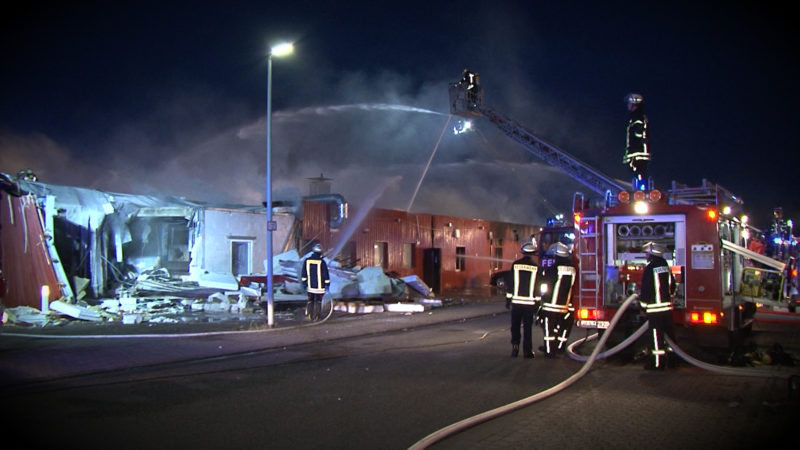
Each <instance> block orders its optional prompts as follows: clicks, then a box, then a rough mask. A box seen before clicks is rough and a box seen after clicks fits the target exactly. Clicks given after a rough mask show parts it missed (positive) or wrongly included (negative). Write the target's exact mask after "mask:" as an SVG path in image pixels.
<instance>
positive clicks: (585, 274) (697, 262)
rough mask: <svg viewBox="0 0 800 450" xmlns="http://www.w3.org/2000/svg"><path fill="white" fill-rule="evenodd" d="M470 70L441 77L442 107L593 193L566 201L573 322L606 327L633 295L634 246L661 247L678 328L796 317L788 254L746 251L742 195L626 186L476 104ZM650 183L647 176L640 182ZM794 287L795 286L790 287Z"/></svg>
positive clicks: (639, 266) (641, 260)
mask: <svg viewBox="0 0 800 450" xmlns="http://www.w3.org/2000/svg"><path fill="white" fill-rule="evenodd" d="M478 80H479V78H478V76H477V74H474V73H472V72H469V71H465V74H464V76H463V78H462V79H461V80H460V81H457V82H455V83H451V84H450V109H451V112H452V113H453V114H458V115H462V116H465V117H476V116H482V117H485V118H487V119H488V120H489V121H491V122H492V123H494V124H495V125H496V126H497V127H498V128H499V129H500V130H501V131H503V132H504V133H505V134H506V135H507V136H508V137H509V138H511V139H512V140H514V141H515V142H517V143H519V144H520V145H522V147H523V148H525V149H526V150H528V151H529V152H531V153H533V154H535V155H536V156H538V157H540V158H541V159H543V160H544V161H545V162H547V163H549V164H550V165H552V166H555V167H557V168H559V169H561V170H562V171H563V172H565V173H566V174H567V175H570V176H572V177H573V178H574V179H576V180H577V181H579V182H581V183H583V184H584V185H585V186H587V187H588V188H589V189H590V190H592V191H594V192H595V193H597V194H599V196H600V197H601V199H600V200H597V199H592V200H589V199H587V198H585V197H584V196H583V194H580V193H576V194H575V196H574V199H573V205H572V206H573V211H572V212H573V215H574V244H573V245H574V247H573V248H574V251H573V253H574V257H575V258H576V260H577V267H578V272H579V274H578V279H577V281H576V284H575V287H574V288H573V289H574V290H573V304H574V307H575V309H576V313H577V317H576V324H577V326H579V327H583V328H599V329H603V328H607V327H608V325H609V321H610V320H611V317H612V316H613V315H614V313H615V312H616V310H617V308H618V307H619V306H620V305H621V304H622V302H623V301H624V300H625V299H626V298H627V297H628V296H629V295H630V294H632V293H634V292H637V287H638V285H639V283H640V280H641V274H642V271H643V270H644V267H645V265H646V258H645V253H644V252H643V250H642V246H643V245H644V244H645V243H647V242H649V241H654V242H658V243H661V244H663V245H664V247H665V248H666V249H667V253H666V254H665V255H664V256H665V259H667V261H668V263H669V264H670V266H671V268H672V272H673V274H674V275H675V277H676V281H677V282H678V289H677V291H676V294H675V298H674V307H675V309H674V319H675V322H676V323H679V324H684V325H701V326H726V327H728V329H729V330H737V329H740V328H745V327H748V326H749V325H750V324H752V322H753V320H756V321H779V322H790V323H800V313H797V312H795V308H794V302H796V286H797V273H796V270H795V269H794V261H795V258H794V257H792V255H791V252H789V253H788V254H787V253H784V254H783V256H784V258H783V259H785V261H784V260H779V259H775V258H771V257H768V256H765V255H763V254H761V253H758V252H756V251H752V250H750V249H748V240H749V239H750V233H752V232H754V230H753V229H752V228H750V227H749V226H748V224H747V221H746V216H744V215H743V210H742V200H741V199H740V198H738V197H737V196H736V195H734V194H732V193H731V192H730V191H728V190H727V189H724V188H722V187H721V186H718V185H715V184H714V183H711V182H709V181H707V180H703V182H702V184H701V185H700V186H699V187H688V186H685V185H680V184H678V183H676V182H674V181H673V182H672V185H671V187H670V189H669V190H666V191H662V190H659V189H651V190H647V191H645V190H634V189H633V185H632V184H627V183H621V182H619V181H617V180H615V179H613V178H610V177H608V176H605V175H604V174H602V173H600V172H599V171H597V170H596V169H594V168H592V167H590V166H588V165H587V164H585V163H583V162H582V161H580V160H578V159H577V158H575V157H573V156H571V155H569V154H568V153H566V152H564V151H563V150H560V149H558V148H557V147H555V146H553V145H552V144H549V143H547V142H545V141H544V140H542V139H541V138H539V137H538V136H536V135H534V134H533V133H532V132H530V131H528V130H527V129H525V128H524V127H522V126H521V125H519V124H517V123H516V122H514V121H513V120H511V119H510V118H508V117H506V116H504V115H502V114H499V113H497V112H495V111H493V110H491V109H489V108H486V107H484V106H483V93H482V90H481V87H480V84H479V81H478ZM649 186H650V187H652V186H653V183H652V182H651V183H649ZM565 234H566V233H565V232H564V229H563V226H558V225H556V226H555V227H554V228H545V229H543V230H542V234H541V238H544V237H546V236H553V235H559V236H563V235H565ZM793 287H794V289H792V288H793Z"/></svg>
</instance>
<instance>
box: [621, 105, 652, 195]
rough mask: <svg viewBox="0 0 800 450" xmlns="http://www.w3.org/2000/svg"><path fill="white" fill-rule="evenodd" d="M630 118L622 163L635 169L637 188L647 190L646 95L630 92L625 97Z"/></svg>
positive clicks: (648, 156)
mask: <svg viewBox="0 0 800 450" xmlns="http://www.w3.org/2000/svg"><path fill="white" fill-rule="evenodd" d="M625 103H627V104H628V111H629V112H630V118H629V119H628V128H627V137H626V141H625V156H623V157H622V163H623V164H627V165H629V166H630V168H631V170H633V185H634V188H635V189H637V190H647V189H649V187H648V180H647V163H648V162H649V161H650V149H649V148H648V136H647V115H646V114H645V113H644V97H642V96H641V95H639V94H628V95H627V96H626V97H625Z"/></svg>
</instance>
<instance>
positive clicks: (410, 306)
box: [383, 303, 425, 312]
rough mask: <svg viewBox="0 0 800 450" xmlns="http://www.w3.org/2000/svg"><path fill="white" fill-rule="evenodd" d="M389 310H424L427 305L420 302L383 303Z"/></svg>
mask: <svg viewBox="0 0 800 450" xmlns="http://www.w3.org/2000/svg"><path fill="white" fill-rule="evenodd" d="M383 306H384V308H385V309H386V311H389V312H423V311H425V306H424V305H421V304H419V303H386V304H385V305H383Z"/></svg>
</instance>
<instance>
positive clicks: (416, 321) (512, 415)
mask: <svg viewBox="0 0 800 450" xmlns="http://www.w3.org/2000/svg"><path fill="white" fill-rule="evenodd" d="M498 314H507V311H506V310H505V308H504V307H503V300H502V299H500V298H497V297H488V298H475V297H473V298H462V299H456V300H455V301H449V302H447V306H445V307H441V308H434V309H431V310H429V311H425V312H422V313H413V314H411V313H374V314H346V313H340V312H334V313H333V315H332V317H331V318H330V319H329V320H327V321H324V322H319V323H311V322H309V321H307V319H305V318H304V317H303V313H302V309H299V308H294V309H292V308H287V309H286V310H280V309H279V310H278V311H276V314H275V324H276V325H275V327H273V328H269V327H267V326H266V324H265V318H264V316H263V315H262V314H255V315H239V316H236V317H222V316H218V317H216V319H218V320H214V319H215V318H214V317H210V318H207V319H208V320H207V321H202V320H192V321H185V322H180V323H141V324H136V325H121V324H119V323H72V324H70V325H68V326H63V327H53V328H49V329H42V328H25V329H22V328H20V327H6V328H5V329H4V330H3V334H2V335H0V362H2V368H0V397H2V395H3V392H5V393H9V392H10V391H15V390H18V389H24V388H25V387H26V386H30V385H31V384H36V383H40V382H46V381H47V380H53V379H57V378H61V377H70V376H78V375H81V374H88V373H97V372H103V371H114V370H120V369H125V368H131V367H138V366H147V365H155V364H162V363H169V362H178V361H189V360H196V359H203V358H214V357H218V356H220V355H229V354H237V353H246V352H250V351H257V350H264V349H270V348H281V347H289V346H292V345H299V344H304V343H309V342H320V341H331V340H336V339H343V338H347V337H353V336H364V335H369V334H375V333H383V332H387V331H392V330H403V329H410V328H415V327H425V326H433V325H436V324H439V323H444V322H452V321H458V320H467V319H470V318H476V317H482V316H487V315H498ZM195 319H197V318H195ZM32 335H35V337H33V336H32ZM583 335H584V333H583V332H582V331H581V332H575V333H573V336H572V339H577V338H580V337H583ZM184 337H190V338H189V339H186V338H184ZM753 339H754V341H755V342H757V343H758V345H759V346H762V347H764V346H768V345H771V343H773V342H781V343H782V344H783V346H784V348H786V350H787V351H789V352H793V351H796V350H797V349H800V338H798V333H797V331H796V330H795V329H794V328H786V329H769V330H767V329H765V330H758V331H757V332H756V333H754V336H753ZM154 340H155V341H157V342H159V343H163V344H164V345H155V346H154V345H152V344H153V341H154ZM795 354H797V353H795ZM65 355H69V357H68V359H67V358H66V356H65ZM561 358H562V359H565V358H566V357H563V356H562V357H561ZM519 362H520V363H524V362H526V361H524V360H522V359H520V361H519ZM531 363H532V364H547V363H548V362H547V361H544V359H543V358H540V357H539V358H536V359H535V360H534V361H533V362H531ZM569 363H570V364H574V365H575V368H576V371H577V370H578V368H579V367H581V366H580V365H579V363H577V362H574V361H569ZM766 369H767V370H771V371H772V372H770V374H769V375H767V376H761V375H758V376H738V375H730V374H725V373H718V372H713V371H709V370H704V369H700V368H698V367H694V366H692V365H690V364H687V363H685V362H681V363H680V364H679V365H678V367H676V368H673V369H671V370H668V371H665V372H651V371H644V370H642V368H641V366H640V365H638V364H630V363H622V362H620V360H619V359H614V358H609V359H608V360H601V361H597V362H595V363H594V365H593V366H592V367H591V369H590V370H588V371H587V373H586V375H585V376H583V377H582V378H580V379H579V380H577V381H575V382H574V384H572V385H570V386H568V387H565V388H563V390H561V391H559V392H558V393H557V395H552V396H549V397H547V398H545V399H542V400H540V401H537V402H535V403H533V404H530V405H525V406H522V407H519V408H518V409H515V410H513V411H510V412H507V413H503V414H500V415H498V416H497V417H492V418H491V419H488V420H485V421H479V423H475V424H470V425H469V426H466V427H465V428H464V429H463V430H461V431H460V432H458V433H455V434H452V435H451V434H445V435H442V436H440V437H437V438H436V439H434V440H431V441H430V442H428V444H426V446H427V445H429V446H430V447H431V448H459V449H465V448H467V449H468V448H493V449H497V448H500V449H505V448H559V449H563V448H584V447H587V446H589V447H594V448H703V447H706V448H707V447H709V446H714V447H715V448H719V447H729V448H756V447H760V448H790V447H792V448H796V446H797V442H798V440H800V438H798V437H797V435H796V434H795V433H794V431H792V430H793V429H794V424H795V423H797V422H798V421H799V420H800V399H799V398H798V395H800V394H799V393H798V387H797V385H796V384H795V385H794V387H792V386H790V384H789V383H790V377H791V376H792V375H794V374H798V373H800V369H798V368H797V367H779V366H770V367H767V368H766ZM794 383H797V381H794ZM787 439H788V440H787ZM766 446H768V447H766Z"/></svg>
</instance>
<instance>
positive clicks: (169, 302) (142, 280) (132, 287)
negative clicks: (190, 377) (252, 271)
mask: <svg viewBox="0 0 800 450" xmlns="http://www.w3.org/2000/svg"><path fill="white" fill-rule="evenodd" d="M302 260H303V257H301V256H300V255H298V253H297V252H296V251H294V250H293V251H290V252H287V253H282V254H279V255H276V256H275V258H274V261H276V262H277V264H276V265H275V267H276V271H275V273H274V274H273V280H274V281H273V294H274V295H273V298H274V300H275V301H276V302H278V303H281V302H290V303H291V302H293V303H300V304H302V303H304V302H305V301H306V300H307V295H306V293H305V288H304V287H303V285H302V283H301V282H300V279H299V278H300V277H299V273H300V270H301V266H302ZM328 264H329V272H330V276H331V284H330V288H329V293H328V295H327V297H326V299H330V300H331V301H333V302H334V310H335V311H340V312H345V313H351V314H368V313H380V312H403V313H416V312H423V311H426V310H430V309H431V308H438V307H442V306H443V302H442V300H439V299H435V298H433V295H434V294H433V291H432V290H431V289H430V287H428V286H427V285H426V284H425V283H424V282H423V281H422V280H421V279H419V277H417V276H416V275H411V276H407V277H395V276H390V275H389V274H386V273H384V272H383V269H382V268H380V267H364V268H360V267H353V268H345V267H341V266H340V265H339V264H338V262H336V261H334V260H330V261H328ZM230 278H231V276H230V275H225V274H222V275H220V276H217V275H215V274H205V275H204V276H202V277H194V279H187V277H185V276H178V277H176V276H172V275H171V274H170V273H169V272H168V271H167V270H166V269H164V268H159V269H153V270H147V271H143V272H141V273H138V274H132V275H131V276H130V277H129V278H128V279H126V280H125V282H123V283H121V284H120V286H119V287H118V288H117V289H116V290H115V297H113V298H101V299H95V300H90V299H85V298H84V299H80V300H76V301H75V303H67V302H64V301H61V300H56V301H52V302H50V304H49V308H48V310H47V311H45V312H42V311H41V310H38V309H36V308H32V307H27V306H20V307H16V308H8V309H7V310H6V321H7V323H8V324H9V325H17V326H26V327H44V326H54V325H61V324H64V323H67V322H69V321H75V320H78V321H86V322H120V323H122V324H129V325H135V324H139V323H143V322H148V323H175V322H180V321H182V320H187V319H186V316H187V313H197V314H195V315H194V316H192V317H196V318H199V317H201V314H203V313H206V314H216V315H225V314H229V315H230V314H236V315H239V314H248V313H253V314H257V313H260V312H261V311H263V310H264V308H265V300H264V294H263V291H264V284H265V283H264V281H265V279H266V277H265V276H264V275H249V276H245V277H240V280H239V281H238V285H234V286H232V283H231V282H230V280H229V279H230ZM234 280H235V278H234ZM253 280H259V281H260V282H258V281H253ZM221 288H226V289H221ZM196 320H198V319H196Z"/></svg>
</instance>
